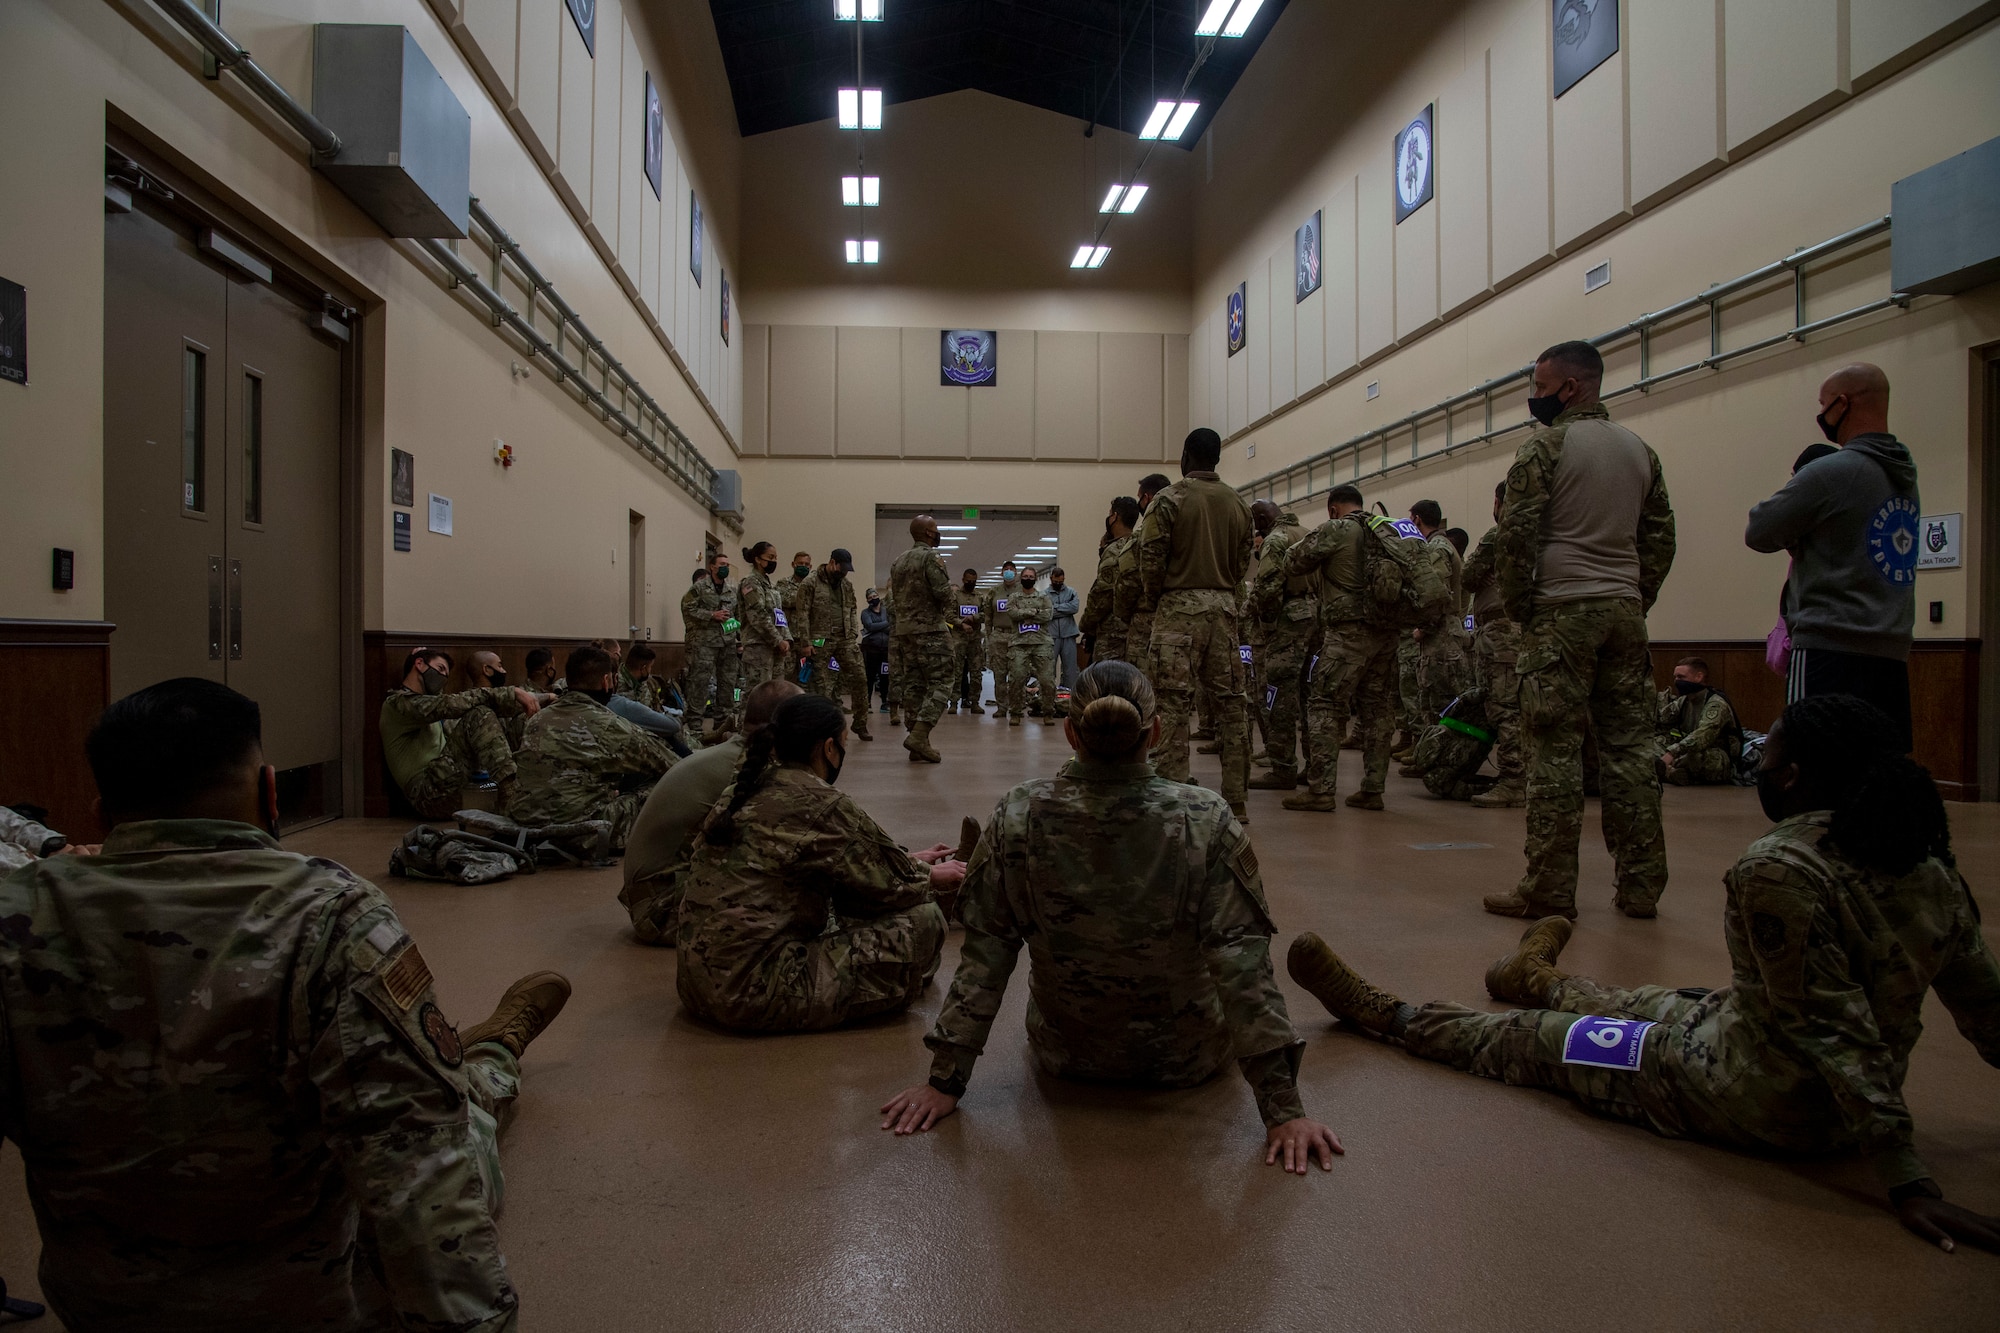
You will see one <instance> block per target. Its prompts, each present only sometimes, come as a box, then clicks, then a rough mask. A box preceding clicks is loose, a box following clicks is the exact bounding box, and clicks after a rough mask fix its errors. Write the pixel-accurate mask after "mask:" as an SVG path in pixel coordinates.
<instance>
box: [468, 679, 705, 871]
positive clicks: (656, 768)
mask: <svg viewBox="0 0 2000 1333" xmlns="http://www.w3.org/2000/svg"><path fill="white" fill-rule="evenodd" d="M609 658H610V655H609V654H607V653H606V652H604V650H603V649H601V648H579V649H577V650H576V651H575V652H573V653H571V654H570V655H569V665H568V668H567V669H566V670H565V672H564V678H565V679H566V680H567V681H568V682H569V688H568V689H567V690H565V691H563V693H562V696H561V697H560V698H558V699H557V700H556V701H555V702H554V703H552V704H550V705H549V706H548V707H547V708H544V709H543V710H542V711H541V712H539V713H537V714H535V716H534V718H533V719H532V720H531V721H530V722H529V723H528V738H527V742H526V743H525V744H524V745H523V746H522V747H521V753H520V755H519V756H518V760H517V762H518V763H519V766H520V772H521V785H520V789H519V791H518V792H517V793H516V794H515V797H514V799H513V800H512V801H511V802H509V803H508V806H507V814H508V815H509V816H510V817H511V818H513V819H515V820H517V821H519V822H520V823H523V824H570V823H575V822H576V821H578V820H582V819H603V820H607V821H609V822H610V824H611V844H612V846H613V847H614V848H616V849H618V850H620V851H623V850H624V847H625V837H626V835H627V834H628V833H630V832H631V831H632V821H633V820H634V819H636V818H637V817H638V814H639V807H640V806H642V805H644V804H645V803H646V794H647V793H648V792H650V791H651V790H652V789H653V784H654V783H655V782H657V781H658V780H659V777H660V775H661V774H662V773H664V772H666V771H667V770H668V769H669V768H672V767H673V765H674V752H673V751H672V750H669V749H668V748H667V747H666V745H665V744H664V743H663V742H662V741H661V740H660V739H659V738H658V737H657V736H654V735H653V734H651V733H650V732H647V731H643V730H641V729H640V728H638V727H635V726H633V725H632V724H631V723H630V722H627V721H626V720H625V719H624V718H622V717H619V716H618V715H617V714H615V713H613V712H612V711H611V710H610V709H609V708H608V707H606V706H605V699H606V698H607V697H608V696H609V688H608V687H609V685H610V683H611V663H610V660H609Z"/></svg>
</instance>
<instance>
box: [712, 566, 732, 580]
mask: <svg viewBox="0 0 2000 1333" xmlns="http://www.w3.org/2000/svg"><path fill="white" fill-rule="evenodd" d="M728 577H729V566H728V565H717V566H716V567H715V581H716V582H717V583H720V582H722V581H723V580H724V579H726V578H728Z"/></svg>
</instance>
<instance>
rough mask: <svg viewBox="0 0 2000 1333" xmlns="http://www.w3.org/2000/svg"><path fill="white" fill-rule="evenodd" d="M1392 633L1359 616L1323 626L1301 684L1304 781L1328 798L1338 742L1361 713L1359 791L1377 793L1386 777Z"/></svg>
mask: <svg viewBox="0 0 2000 1333" xmlns="http://www.w3.org/2000/svg"><path fill="white" fill-rule="evenodd" d="M1396 638H1397V636H1396V631H1394V630H1393V629H1388V628H1384V627H1381V626H1377V625H1370V624H1368V623H1367V622H1365V621H1360V620H1342V621H1337V622H1335V623H1334V624H1331V625H1328V626H1327V627H1326V631H1325V640H1324V642H1323V643H1322V644H1321V646H1320V650H1319V662H1318V663H1317V664H1316V665H1314V666H1313V667H1312V680H1311V681H1310V682H1308V684H1307V687H1306V785H1307V786H1308V787H1310V788H1311V789H1312V792H1313V794H1314V795H1316V796H1331V795H1332V794H1333V788H1334V779H1335V777H1336V775H1337V771H1338V768H1339V765H1340V742H1341V738H1342V737H1344V736H1345V735H1346V734H1347V719H1348V717H1349V715H1350V714H1352V713H1354V712H1356V711H1357V710H1358V711H1359V713H1360V729H1361V752H1362V757H1361V764H1362V770H1361V790H1362V791H1373V792H1379V791H1381V790H1382V788H1383V786H1384V784H1385V783H1386V782H1387V781H1388V777H1389V739H1390V733H1391V732H1392V731H1394V730H1395V726H1396V698H1395V680H1396Z"/></svg>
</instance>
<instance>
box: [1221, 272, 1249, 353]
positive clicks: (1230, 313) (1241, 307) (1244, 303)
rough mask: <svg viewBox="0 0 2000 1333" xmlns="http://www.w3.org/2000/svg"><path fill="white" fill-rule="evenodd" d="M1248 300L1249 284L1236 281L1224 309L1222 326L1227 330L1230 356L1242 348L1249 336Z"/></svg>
mask: <svg viewBox="0 0 2000 1333" xmlns="http://www.w3.org/2000/svg"><path fill="white" fill-rule="evenodd" d="M1249 300H1250V284H1249V283H1247V282H1239V283H1237V284H1236V290H1235V291H1233V292H1231V293H1230V294H1229V303H1228V305H1227V306H1226V307H1225V311H1224V313H1225V315H1226V321H1225V324H1224V327H1225V328H1227V329H1228V330H1229V354H1230V355H1231V356H1235V355H1236V354H1237V353H1238V352H1240V351H1242V350H1243V345H1244V343H1245V341H1246V340H1247V338H1248V336H1249V325H1250V321H1249V319H1248V318H1247V315H1248V305H1249Z"/></svg>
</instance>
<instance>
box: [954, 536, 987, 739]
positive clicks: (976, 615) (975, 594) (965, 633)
mask: <svg viewBox="0 0 2000 1333" xmlns="http://www.w3.org/2000/svg"><path fill="white" fill-rule="evenodd" d="M985 606H986V599H985V598H984V597H983V596H981V595H980V592H979V571H978V570H976V569H968V570H966V571H965V573H964V574H962V575H961V576H960V577H959V584H958V596H957V597H956V598H955V599H954V608H953V609H954V610H955V611H956V613H957V618H956V619H955V620H953V621H952V635H951V651H952V666H951V670H952V701H951V711H952V712H954V713H956V712H958V711H959V710H960V709H961V708H963V709H964V710H965V711H966V712H968V713H973V714H976V715H977V716H980V717H984V716H985V715H986V710H985V709H984V708H981V707H980V706H979V692H980V691H981V690H982V689H984V688H985V687H986V633H985Z"/></svg>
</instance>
